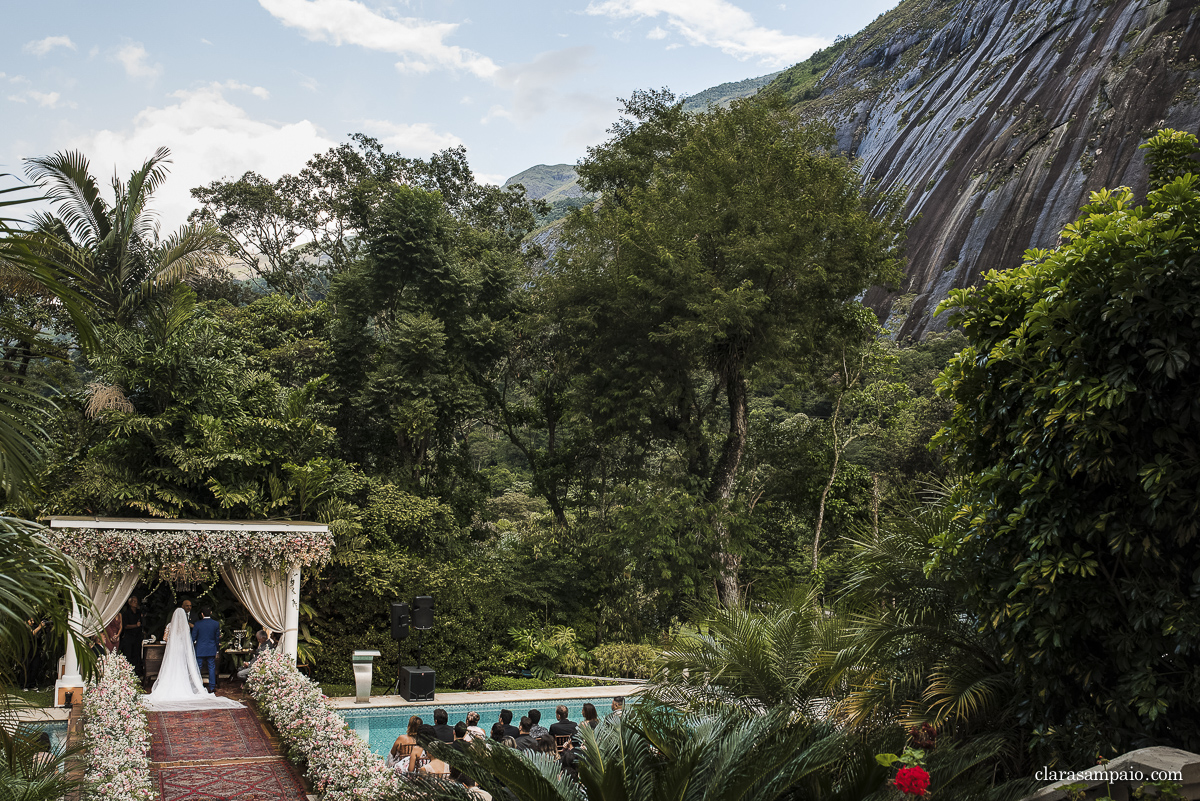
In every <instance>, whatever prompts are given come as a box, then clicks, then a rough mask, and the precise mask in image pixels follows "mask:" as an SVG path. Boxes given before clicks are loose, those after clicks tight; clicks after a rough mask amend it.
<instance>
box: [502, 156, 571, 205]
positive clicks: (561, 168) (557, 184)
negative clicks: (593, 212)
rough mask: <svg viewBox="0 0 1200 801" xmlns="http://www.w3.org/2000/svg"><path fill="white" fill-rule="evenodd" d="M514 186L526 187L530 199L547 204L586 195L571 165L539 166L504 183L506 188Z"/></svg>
mask: <svg viewBox="0 0 1200 801" xmlns="http://www.w3.org/2000/svg"><path fill="white" fill-rule="evenodd" d="M513 184H521V185H522V186H524V187H525V194H526V195H527V196H528V197H530V198H532V199H534V200H545V201H546V202H547V203H553V202H554V201H556V200H566V199H567V198H573V197H584V196H585V195H586V193H585V192H584V191H583V189H581V188H580V186H579V176H578V175H576V174H575V167H574V166H573V165H571V164H538V165H536V166H533V167H530V168H529V169H527V170H525V171H523V172H519V173H517V174H516V175H514V176H513V177H512V178H509V179H508V180H507V181H505V182H504V185H505V186H512V185H513Z"/></svg>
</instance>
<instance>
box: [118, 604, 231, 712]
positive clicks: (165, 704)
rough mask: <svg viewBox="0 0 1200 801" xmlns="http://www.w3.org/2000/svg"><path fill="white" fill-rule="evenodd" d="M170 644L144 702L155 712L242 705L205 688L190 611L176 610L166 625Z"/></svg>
mask: <svg viewBox="0 0 1200 801" xmlns="http://www.w3.org/2000/svg"><path fill="white" fill-rule="evenodd" d="M166 641H167V645H166V648H165V649H164V653H163V660H162V665H161V666H160V667H159V670H158V678H157V679H155V680H154V686H153V687H151V688H150V692H149V693H148V694H147V695H143V696H142V705H143V706H145V707H146V708H147V709H149V710H151V711H153V712H167V711H186V710H191V709H230V708H238V707H241V706H242V705H241V704H240V703H238V702H237V701H234V700H231V699H229V698H218V697H217V696H216V695H215V694H213V693H210V692H208V691H207V690H205V689H204V684H203V682H202V681H201V680H200V668H199V666H198V665H197V664H196V650H195V647H194V646H193V645H192V632H191V629H190V627H189V626H188V619H187V612H185V611H183V610H182V609H176V610H175V614H173V615H172V616H171V623H170V625H169V626H167V636H166Z"/></svg>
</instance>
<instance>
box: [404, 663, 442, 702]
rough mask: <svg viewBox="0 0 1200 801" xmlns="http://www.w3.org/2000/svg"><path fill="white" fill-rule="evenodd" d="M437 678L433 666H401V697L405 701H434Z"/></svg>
mask: <svg viewBox="0 0 1200 801" xmlns="http://www.w3.org/2000/svg"><path fill="white" fill-rule="evenodd" d="M435 679H436V676H435V674H434V672H433V668H431V667H413V666H411V665H406V666H404V667H402V668H400V697H401V698H403V699H404V700H405V701H432V700H433V688H434V684H435V683H436V681H435Z"/></svg>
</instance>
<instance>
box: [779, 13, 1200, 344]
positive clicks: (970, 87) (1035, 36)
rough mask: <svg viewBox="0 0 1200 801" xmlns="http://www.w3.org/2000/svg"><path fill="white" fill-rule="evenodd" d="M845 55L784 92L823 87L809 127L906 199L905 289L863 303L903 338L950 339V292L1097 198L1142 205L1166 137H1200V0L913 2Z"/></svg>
mask: <svg viewBox="0 0 1200 801" xmlns="http://www.w3.org/2000/svg"><path fill="white" fill-rule="evenodd" d="M837 48H838V50H839V51H840V52H839V54H838V55H837V56H836V58H834V59H833V60H832V61H829V56H830V52H828V51H827V52H826V53H825V54H824V57H825V60H826V61H825V63H820V58H819V57H820V56H821V54H818V55H817V56H814V57H813V59H810V61H809V62H804V63H802V64H799V65H797V66H796V67H793V68H792V69H791V70H789V71H787V72H785V73H784V74H783V75H782V76H781V77H780V79H778V80H777V81H776V84H775V86H776V87H777V88H781V89H782V90H784V91H788V86H789V85H790V86H792V87H796V86H797V85H801V84H804V83H807V88H806V89H805V91H804V92H803V93H800V92H798V91H796V90H794V89H793V90H792V92H791V94H792V96H793V97H795V98H796V99H797V101H798V102H797V112H798V113H799V114H800V115H801V116H802V117H806V118H824V119H825V120H827V121H829V122H831V123H832V124H833V125H834V126H835V130H836V134H837V137H838V142H839V145H840V146H841V147H842V148H843V149H845V150H846V151H848V152H850V153H852V154H853V155H854V156H856V157H857V158H858V159H860V160H861V162H862V170H863V173H864V176H866V177H867V178H870V179H872V180H875V181H878V182H879V184H880V186H881V187H882V188H884V189H892V188H897V187H906V188H907V189H908V191H909V198H908V210H909V212H910V214H911V215H912V217H913V219H914V222H913V224H912V226H911V228H910V230H909V239H908V268H907V275H906V279H905V283H904V284H903V285H902V286H900V287H896V288H893V290H891V291H889V290H886V289H882V288H876V289H873V290H871V291H869V292H868V293H867V295H866V296H865V298H864V300H865V302H866V303H868V304H869V305H871V306H872V307H873V308H875V309H876V310H878V311H879V312H880V314H881V315H883V316H888V315H895V316H896V317H894V318H893V319H892V320H891V321H890V322H891V323H893V324H895V325H896V329H898V330H899V332H900V335H901V336H906V337H911V336H921V335H923V334H924V333H926V332H927V331H931V330H938V329H940V328H943V327H944V325H945V320H944V317H941V318H939V317H937V316H935V314H934V310H935V308H936V307H937V304H938V303H939V302H940V301H941V300H942V299H943V298H944V297H945V296H946V293H947V292H948V290H949V289H951V288H952V287H961V286H968V285H972V284H977V283H979V282H981V280H982V277H983V275H984V274H985V273H986V272H987V271H988V270H992V269H1006V268H1009V267H1012V266H1015V265H1016V264H1019V263H1020V260H1021V256H1022V253H1023V252H1024V251H1025V250H1026V249H1027V248H1031V247H1038V248H1045V247H1052V246H1054V245H1055V243H1056V242H1057V241H1058V234H1059V231H1060V230H1061V229H1062V227H1063V225H1064V224H1066V223H1067V222H1070V221H1071V220H1073V219H1075V217H1077V216H1078V210H1079V207H1080V206H1082V205H1083V204H1084V203H1085V202H1086V201H1087V198H1088V195H1089V193H1090V192H1092V191H1094V190H1096V189H1098V188H1100V187H1106V186H1107V187H1114V186H1121V185H1125V186H1130V187H1132V188H1133V189H1134V191H1135V192H1138V193H1139V194H1140V193H1143V192H1144V191H1145V185H1146V167H1145V163H1144V161H1143V157H1142V156H1143V153H1142V152H1141V151H1139V150H1138V145H1139V144H1141V143H1142V142H1144V141H1145V140H1146V138H1147V137H1148V136H1149V135H1150V134H1151V133H1153V131H1155V130H1157V129H1158V128H1162V127H1171V128H1176V129H1181V130H1187V131H1191V132H1196V131H1197V128H1198V126H1200V61H1198V59H1200V3H1197V2H1196V1H1195V0H1100V2H1093V1H1092V0H959V1H958V2H947V1H946V0H904V2H902V3H901V4H900V5H899V6H897V7H896V8H895V9H893V10H892V11H890V12H888V13H887V14H884V15H882V16H881V17H880V18H879V19H877V20H876V21H875V22H874V23H872V24H871V25H870V26H868V27H867V28H866V29H864V30H863V31H861V32H860V33H859V34H857V35H855V36H854V37H851V38H850V39H848V40H846V41H844V42H841V43H839V44H838V45H837ZM826 65H827V66H826ZM805 71H807V73H805ZM789 73H791V75H789ZM813 74H816V75H817V78H816V80H815V81H814V80H812V79H811V76H812V75H813ZM798 76H799V77H800V78H803V79H804V80H797V78H798ZM901 318H903V322H901V321H900V319H901Z"/></svg>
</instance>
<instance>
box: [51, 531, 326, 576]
mask: <svg viewBox="0 0 1200 801" xmlns="http://www.w3.org/2000/svg"><path fill="white" fill-rule="evenodd" d="M47 539H49V541H50V542H51V544H53V545H55V546H56V547H58V548H59V549H60V550H62V551H63V552H64V553H66V554H67V555H68V556H70V557H72V558H73V559H75V561H76V562H78V563H79V564H80V565H81V566H83V567H84V568H86V569H87V570H89V571H91V572H94V573H107V574H110V575H113V574H121V573H126V572H128V571H131V570H137V571H138V572H139V573H141V574H142V575H143V576H146V577H152V576H155V575H161V574H163V573H167V574H170V575H169V577H170V578H172V579H185V578H188V577H189V575H190V574H196V573H203V574H206V575H207V574H209V573H210V571H211V570H212V568H213V567H214V566H218V565H219V566H225V567H228V568H231V569H234V570H238V569H246V568H274V569H280V570H282V569H287V568H292V567H321V566H322V565H324V564H326V563H327V562H328V561H329V557H330V554H331V553H332V551H333V535H331V534H330V533H329V527H328V526H326V525H323V524H321V523H313V522H309V521H304V520H183V519H170V520H167V519H154V518H151V519H137V518H115V517H52V518H51V519H50V529H49V531H48V532H47Z"/></svg>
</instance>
